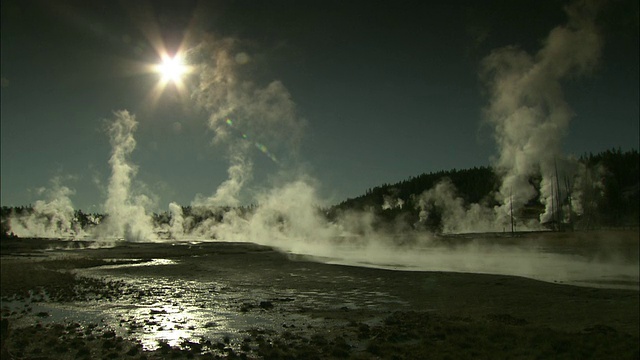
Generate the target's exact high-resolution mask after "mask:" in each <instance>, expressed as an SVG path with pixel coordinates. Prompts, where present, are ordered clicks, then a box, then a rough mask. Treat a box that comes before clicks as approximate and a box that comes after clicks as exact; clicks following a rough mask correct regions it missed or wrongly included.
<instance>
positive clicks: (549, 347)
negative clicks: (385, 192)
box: [0, 239, 640, 359]
mask: <svg viewBox="0 0 640 360" xmlns="http://www.w3.org/2000/svg"><path fill="white" fill-rule="evenodd" d="M90 244H91V243H90V242H78V241H76V242H61V241H59V240H42V239H2V241H1V242H0V245H1V250H2V253H1V255H2V257H1V280H2V281H1V296H2V359H12V358H13V359H102V358H111V359H120V358H130V359H145V358H146V359H163V358H209V359H211V358H250V359H253V358H255V359H263V358H264V359H303V358H304V359H314V358H315V359H328V358H336V359H337V358H340V359H342V358H344V359H376V358H380V359H392V358H393V359H395V358H397V359H416V358H434V359H461V358H474V359H477V358H491V359H496V358H516V359H535V358H566V359H577V358H580V359H585V358H593V359H604V358H610V359H638V358H639V357H640V345H639V319H640V314H639V311H640V310H639V309H640V303H639V296H638V295H639V293H638V291H637V290H620V289H604V288H591V287H578V286H570V285H565V284H554V283H549V282H542V281H536V280H531V279H527V278H522V277H513V276H503V275H483V274H469V273H454V272H421V271H394V270H382V269H373V268H365V267H355V266H344V265H329V264H323V263H318V262H314V261H310V259H309V258H307V257H304V256H295V255H291V254H284V253H281V252H278V251H276V250H274V249H272V248H269V247H265V246H259V245H255V244H249V243H191V244H190V243H181V244H170V243H165V244H143V243H135V244H132V243H128V244H120V245H118V246H115V247H112V248H93V249H92V248H84V247H85V246H87V245H90ZM636 246H637V244H636Z"/></svg>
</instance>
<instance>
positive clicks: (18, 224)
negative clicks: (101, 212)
mask: <svg viewBox="0 0 640 360" xmlns="http://www.w3.org/2000/svg"><path fill="white" fill-rule="evenodd" d="M38 193H39V194H40V195H44V196H45V199H46V200H38V201H36V202H35V204H34V205H33V209H32V210H31V211H29V212H27V213H22V214H12V216H11V217H10V219H9V226H10V228H11V231H12V232H13V233H14V234H15V235H17V236H19V237H44V238H73V237H76V236H82V234H83V230H82V228H81V227H80V225H79V224H78V223H77V222H75V221H74V208H73V203H72V202H71V198H70V196H71V195H73V194H74V191H73V190H72V189H70V188H68V187H66V186H64V185H62V179H61V178H60V177H59V176H56V177H54V178H53V179H52V180H51V188H49V189H46V188H41V189H38Z"/></svg>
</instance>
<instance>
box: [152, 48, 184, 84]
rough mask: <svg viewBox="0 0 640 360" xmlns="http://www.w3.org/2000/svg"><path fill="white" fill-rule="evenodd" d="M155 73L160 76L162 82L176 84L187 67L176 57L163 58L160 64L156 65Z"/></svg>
mask: <svg viewBox="0 0 640 360" xmlns="http://www.w3.org/2000/svg"><path fill="white" fill-rule="evenodd" d="M156 71H157V72H158V73H160V74H161V75H162V80H163V81H166V82H169V81H170V82H173V83H177V82H180V81H181V80H182V76H183V75H184V74H186V73H187V71H188V67H187V66H186V65H185V64H184V63H183V62H182V59H181V58H180V57H179V56H177V55H176V56H174V57H169V56H165V57H163V58H162V63H161V64H159V65H157V67H156Z"/></svg>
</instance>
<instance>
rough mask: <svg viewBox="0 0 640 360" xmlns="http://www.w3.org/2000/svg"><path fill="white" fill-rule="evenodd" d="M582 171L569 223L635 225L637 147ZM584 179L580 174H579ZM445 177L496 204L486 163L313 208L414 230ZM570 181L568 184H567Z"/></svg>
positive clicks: (86, 224)
mask: <svg viewBox="0 0 640 360" xmlns="http://www.w3.org/2000/svg"><path fill="white" fill-rule="evenodd" d="M579 161H580V163H582V164H583V165H584V167H585V169H586V174H588V175H589V177H588V179H587V180H588V182H590V184H588V186H585V184H584V181H586V180H585V179H583V184H582V188H581V189H579V190H580V192H581V197H582V207H583V211H582V214H581V215H580V216H577V215H576V216H574V217H573V218H572V220H571V222H572V224H571V225H572V226H573V225H574V224H575V225H576V227H577V228H581V229H590V228H603V227H630V226H638V225H639V222H640V181H639V179H640V173H639V167H640V158H639V156H638V151H637V150H630V151H626V152H623V151H621V150H620V149H611V150H607V151H604V152H601V153H598V154H595V155H594V154H584V155H582V156H581V157H580V159H579ZM585 178H586V177H585ZM444 179H448V180H449V181H450V182H451V183H452V184H453V185H454V186H455V188H456V196H457V197H459V198H461V199H462V200H463V201H464V203H465V204H467V205H469V204H473V203H478V204H482V205H484V206H486V207H489V208H491V207H493V206H496V205H498V203H497V201H496V199H495V195H494V194H495V192H496V191H497V190H498V188H499V186H500V181H501V179H500V178H499V176H498V175H496V173H495V172H494V170H493V169H492V168H490V167H484V166H483V167H474V168H472V169H462V170H457V169H453V170H448V171H438V172H433V173H424V174H421V175H418V176H414V177H410V178H408V179H406V180H403V181H400V182H397V183H395V184H382V185H380V186H376V187H374V188H371V189H367V190H366V191H365V193H364V194H363V195H361V196H357V197H355V198H350V199H346V200H345V201H343V202H341V203H339V204H337V205H334V206H332V207H329V208H325V209H319V212H321V213H323V214H325V215H326V217H327V219H328V220H329V221H333V220H336V219H337V218H338V217H339V216H340V215H341V214H344V213H346V212H349V211H367V212H370V213H372V214H373V215H374V216H375V219H376V221H375V224H376V226H378V227H380V228H382V227H386V228H389V227H390V226H391V227H392V229H397V230H404V229H409V228H414V226H415V224H416V223H417V222H418V220H419V216H420V208H419V206H418V204H419V201H420V195H421V194H423V193H424V192H425V191H428V190H429V189H432V188H434V187H435V186H436V185H437V184H438V183H439V182H441V181H443V180H444ZM562 182H563V183H564V184H565V187H564V188H562V187H561V191H564V192H565V196H566V194H567V193H570V192H572V191H573V192H577V190H578V189H575V188H573V185H575V183H572V182H571V181H569V180H568V179H563V180H562ZM531 183H532V184H535V185H539V183H540V178H532V179H531ZM572 184H573V185H572ZM569 198H570V197H567V198H565V199H564V200H563V201H564V202H563V204H562V205H567V204H569V203H570V200H569ZM255 209H256V205H250V206H244V207H238V208H233V209H232V208H230V207H220V208H215V209H207V208H198V207H191V206H182V213H183V217H184V218H185V219H188V221H186V222H185V223H184V230H185V232H189V231H190V230H192V229H194V228H196V227H197V226H198V225H199V224H201V223H203V222H204V221H206V220H211V221H213V222H222V221H224V217H225V214H228V212H229V211H231V210H233V211H234V212H235V213H236V214H239V215H241V216H245V215H249V214H250V213H252V212H253V211H255ZM434 210H437V209H431V212H430V214H429V222H428V223H427V224H425V225H426V227H427V229H429V230H431V231H439V230H441V225H442V224H441V218H440V217H439V216H441V214H439V213H438V211H434ZM543 210H544V209H543V205H542V204H540V203H539V201H538V200H537V199H534V200H532V201H531V202H530V203H529V204H527V206H525V208H524V209H522V212H521V214H519V216H520V217H525V218H526V217H529V218H537V217H538V216H539V214H540V213H542V212H543ZM34 212H35V210H34V207H33V206H31V205H29V206H19V207H7V206H3V207H2V209H1V213H0V218H1V226H2V234H3V236H10V235H11V234H10V225H9V221H10V220H9V219H10V217H11V216H18V217H19V216H32V215H33V216H47V215H40V214H35V215H34ZM107 217H108V214H90V213H84V212H83V211H82V210H76V211H75V212H74V214H73V225H74V226H75V225H77V226H78V227H80V228H82V229H85V230H88V229H90V228H91V227H93V226H96V225H97V224H98V223H100V222H102V221H104V219H106V218H107ZM171 218H172V215H171V213H170V212H162V213H154V214H153V215H152V219H153V221H154V224H155V225H156V226H160V225H165V224H169V223H170V222H171Z"/></svg>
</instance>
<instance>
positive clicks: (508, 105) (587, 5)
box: [482, 1, 602, 223]
mask: <svg viewBox="0 0 640 360" xmlns="http://www.w3.org/2000/svg"><path fill="white" fill-rule="evenodd" d="M595 5H596V4H595V2H588V1H580V2H578V3H576V4H574V5H573V6H570V7H567V8H566V12H567V15H568V17H569V21H568V24H567V25H566V26H560V27H557V28H555V29H553V30H552V31H551V32H550V34H549V36H548V37H547V39H546V40H545V43H544V46H543V48H542V49H541V50H540V51H538V53H537V54H536V55H535V56H531V55H529V54H527V53H526V52H524V51H522V50H519V49H517V48H515V47H505V48H501V49H498V50H495V51H493V52H492V53H491V54H490V55H489V56H487V57H486V58H485V59H484V61H483V64H482V66H483V76H484V77H485V79H486V80H487V84H488V88H489V91H490V94H491V100H490V104H489V106H488V108H487V109H486V115H487V119H488V121H489V122H490V123H491V124H492V125H493V126H494V127H495V134H494V135H495V139H496V142H497V144H498V148H499V151H500V153H499V155H498V158H497V159H496V163H495V166H496V168H497V170H498V172H499V174H500V175H502V185H501V187H500V190H499V193H498V194H497V198H498V200H499V201H500V202H501V203H502V205H501V206H500V207H498V208H496V212H497V214H496V215H497V221H498V222H501V223H506V222H508V220H505V219H508V217H509V214H510V211H511V208H513V210H514V211H516V212H518V211H519V210H520V209H522V207H523V206H524V205H525V204H527V203H528V202H529V201H530V200H532V199H534V198H535V197H536V196H537V195H538V191H537V189H536V188H535V186H534V185H533V184H530V183H529V180H530V179H531V178H532V177H534V176H536V175H538V174H541V175H542V181H541V183H540V189H539V199H540V201H541V202H542V203H543V204H545V211H544V213H543V214H542V215H541V216H540V221H541V222H546V221H549V220H550V219H551V217H552V216H553V207H554V201H552V199H553V198H554V196H555V195H554V191H557V189H555V190H554V186H555V184H557V183H558V180H557V179H556V177H555V175H556V161H558V159H562V158H563V157H562V152H561V141H562V139H563V137H564V135H565V133H566V130H567V127H568V125H569V121H570V119H571V117H572V115H573V114H572V111H571V109H570V107H569V105H568V104H567V103H566V102H565V100H564V96H563V93H562V89H561V86H560V80H562V79H563V78H565V77H567V76H570V75H579V74H583V73H585V72H588V71H590V70H591V69H592V68H593V67H594V65H595V64H596V63H597V61H598V57H599V54H600V49H601V47H602V39H601V37H600V35H599V34H598V32H597V31H596V27H595V25H594V17H595V11H596V10H597V9H596V6H595ZM558 165H560V164H558Z"/></svg>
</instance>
